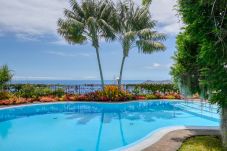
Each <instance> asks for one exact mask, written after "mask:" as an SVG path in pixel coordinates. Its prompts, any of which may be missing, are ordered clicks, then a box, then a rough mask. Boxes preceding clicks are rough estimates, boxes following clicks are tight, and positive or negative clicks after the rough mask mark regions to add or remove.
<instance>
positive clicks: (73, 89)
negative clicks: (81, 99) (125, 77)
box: [7, 84, 175, 94]
mask: <svg viewBox="0 0 227 151" xmlns="http://www.w3.org/2000/svg"><path fill="white" fill-rule="evenodd" d="M23 85H25V84H11V85H9V86H8V88H7V89H8V91H10V92H18V91H19V90H20V89H22V87H23ZM31 85H33V86H34V87H45V88H50V89H51V90H57V89H63V90H64V91H65V92H66V93H69V94H85V93H89V92H95V91H97V90H101V89H102V85H101V84H77V85H59V84H31ZM111 85H114V84H111ZM115 86H117V85H115ZM146 86H152V87H155V86H158V87H157V88H156V89H154V90H153V91H152V90H150V89H149V88H147V87H144V84H123V85H122V88H123V89H124V90H126V91H128V92H133V91H134V90H135V88H139V89H138V90H139V92H138V93H140V94H148V93H151V92H157V89H158V91H159V92H163V93H164V92H171V91H175V89H174V88H172V89H171V88H169V84H147V85H146ZM160 86H161V88H160ZM166 86H168V88H166ZM159 88H160V89H159Z"/></svg>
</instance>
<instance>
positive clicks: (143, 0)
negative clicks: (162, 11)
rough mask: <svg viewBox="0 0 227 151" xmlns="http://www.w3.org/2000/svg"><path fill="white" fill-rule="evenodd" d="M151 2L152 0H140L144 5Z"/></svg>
mask: <svg viewBox="0 0 227 151" xmlns="http://www.w3.org/2000/svg"><path fill="white" fill-rule="evenodd" d="M151 2H152V0H142V4H143V5H145V6H146V5H150V4H151Z"/></svg>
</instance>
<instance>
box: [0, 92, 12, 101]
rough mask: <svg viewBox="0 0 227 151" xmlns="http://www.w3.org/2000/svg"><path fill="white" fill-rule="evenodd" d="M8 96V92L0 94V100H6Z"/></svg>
mask: <svg viewBox="0 0 227 151" xmlns="http://www.w3.org/2000/svg"><path fill="white" fill-rule="evenodd" d="M10 96H11V95H10V94H9V93H8V92H0V100H6V99H9V98H10Z"/></svg>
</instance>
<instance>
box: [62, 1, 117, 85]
mask: <svg viewBox="0 0 227 151" xmlns="http://www.w3.org/2000/svg"><path fill="white" fill-rule="evenodd" d="M70 5H71V9H65V11H64V15H65V18H64V19H59V20H58V33H59V34H60V35H61V36H63V37H64V38H65V39H66V40H67V41H68V42H69V44H83V43H84V42H86V41H87V40H90V41H91V43H92V46H93V47H94V48H95V50H96V55H97V60H98V66H99V72H100V77H101V82H102V88H104V79H103V73H102V66H101V61H100V56H99V41H100V39H101V38H103V39H105V40H114V38H115V35H114V29H113V28H112V27H111V26H110V23H111V22H112V16H111V14H112V13H111V12H112V11H113V5H112V2H110V1H109V0H82V1H81V4H78V3H77V1H76V0H70Z"/></svg>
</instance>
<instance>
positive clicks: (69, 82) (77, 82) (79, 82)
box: [11, 80, 146, 85]
mask: <svg viewBox="0 0 227 151" xmlns="http://www.w3.org/2000/svg"><path fill="white" fill-rule="evenodd" d="M145 81H146V80H123V81H122V84H140V83H143V82H145ZM11 84H53V85H54V84H61V85H83V84H101V81H100V80H12V81H11ZM105 84H116V81H114V80H106V81H105Z"/></svg>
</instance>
